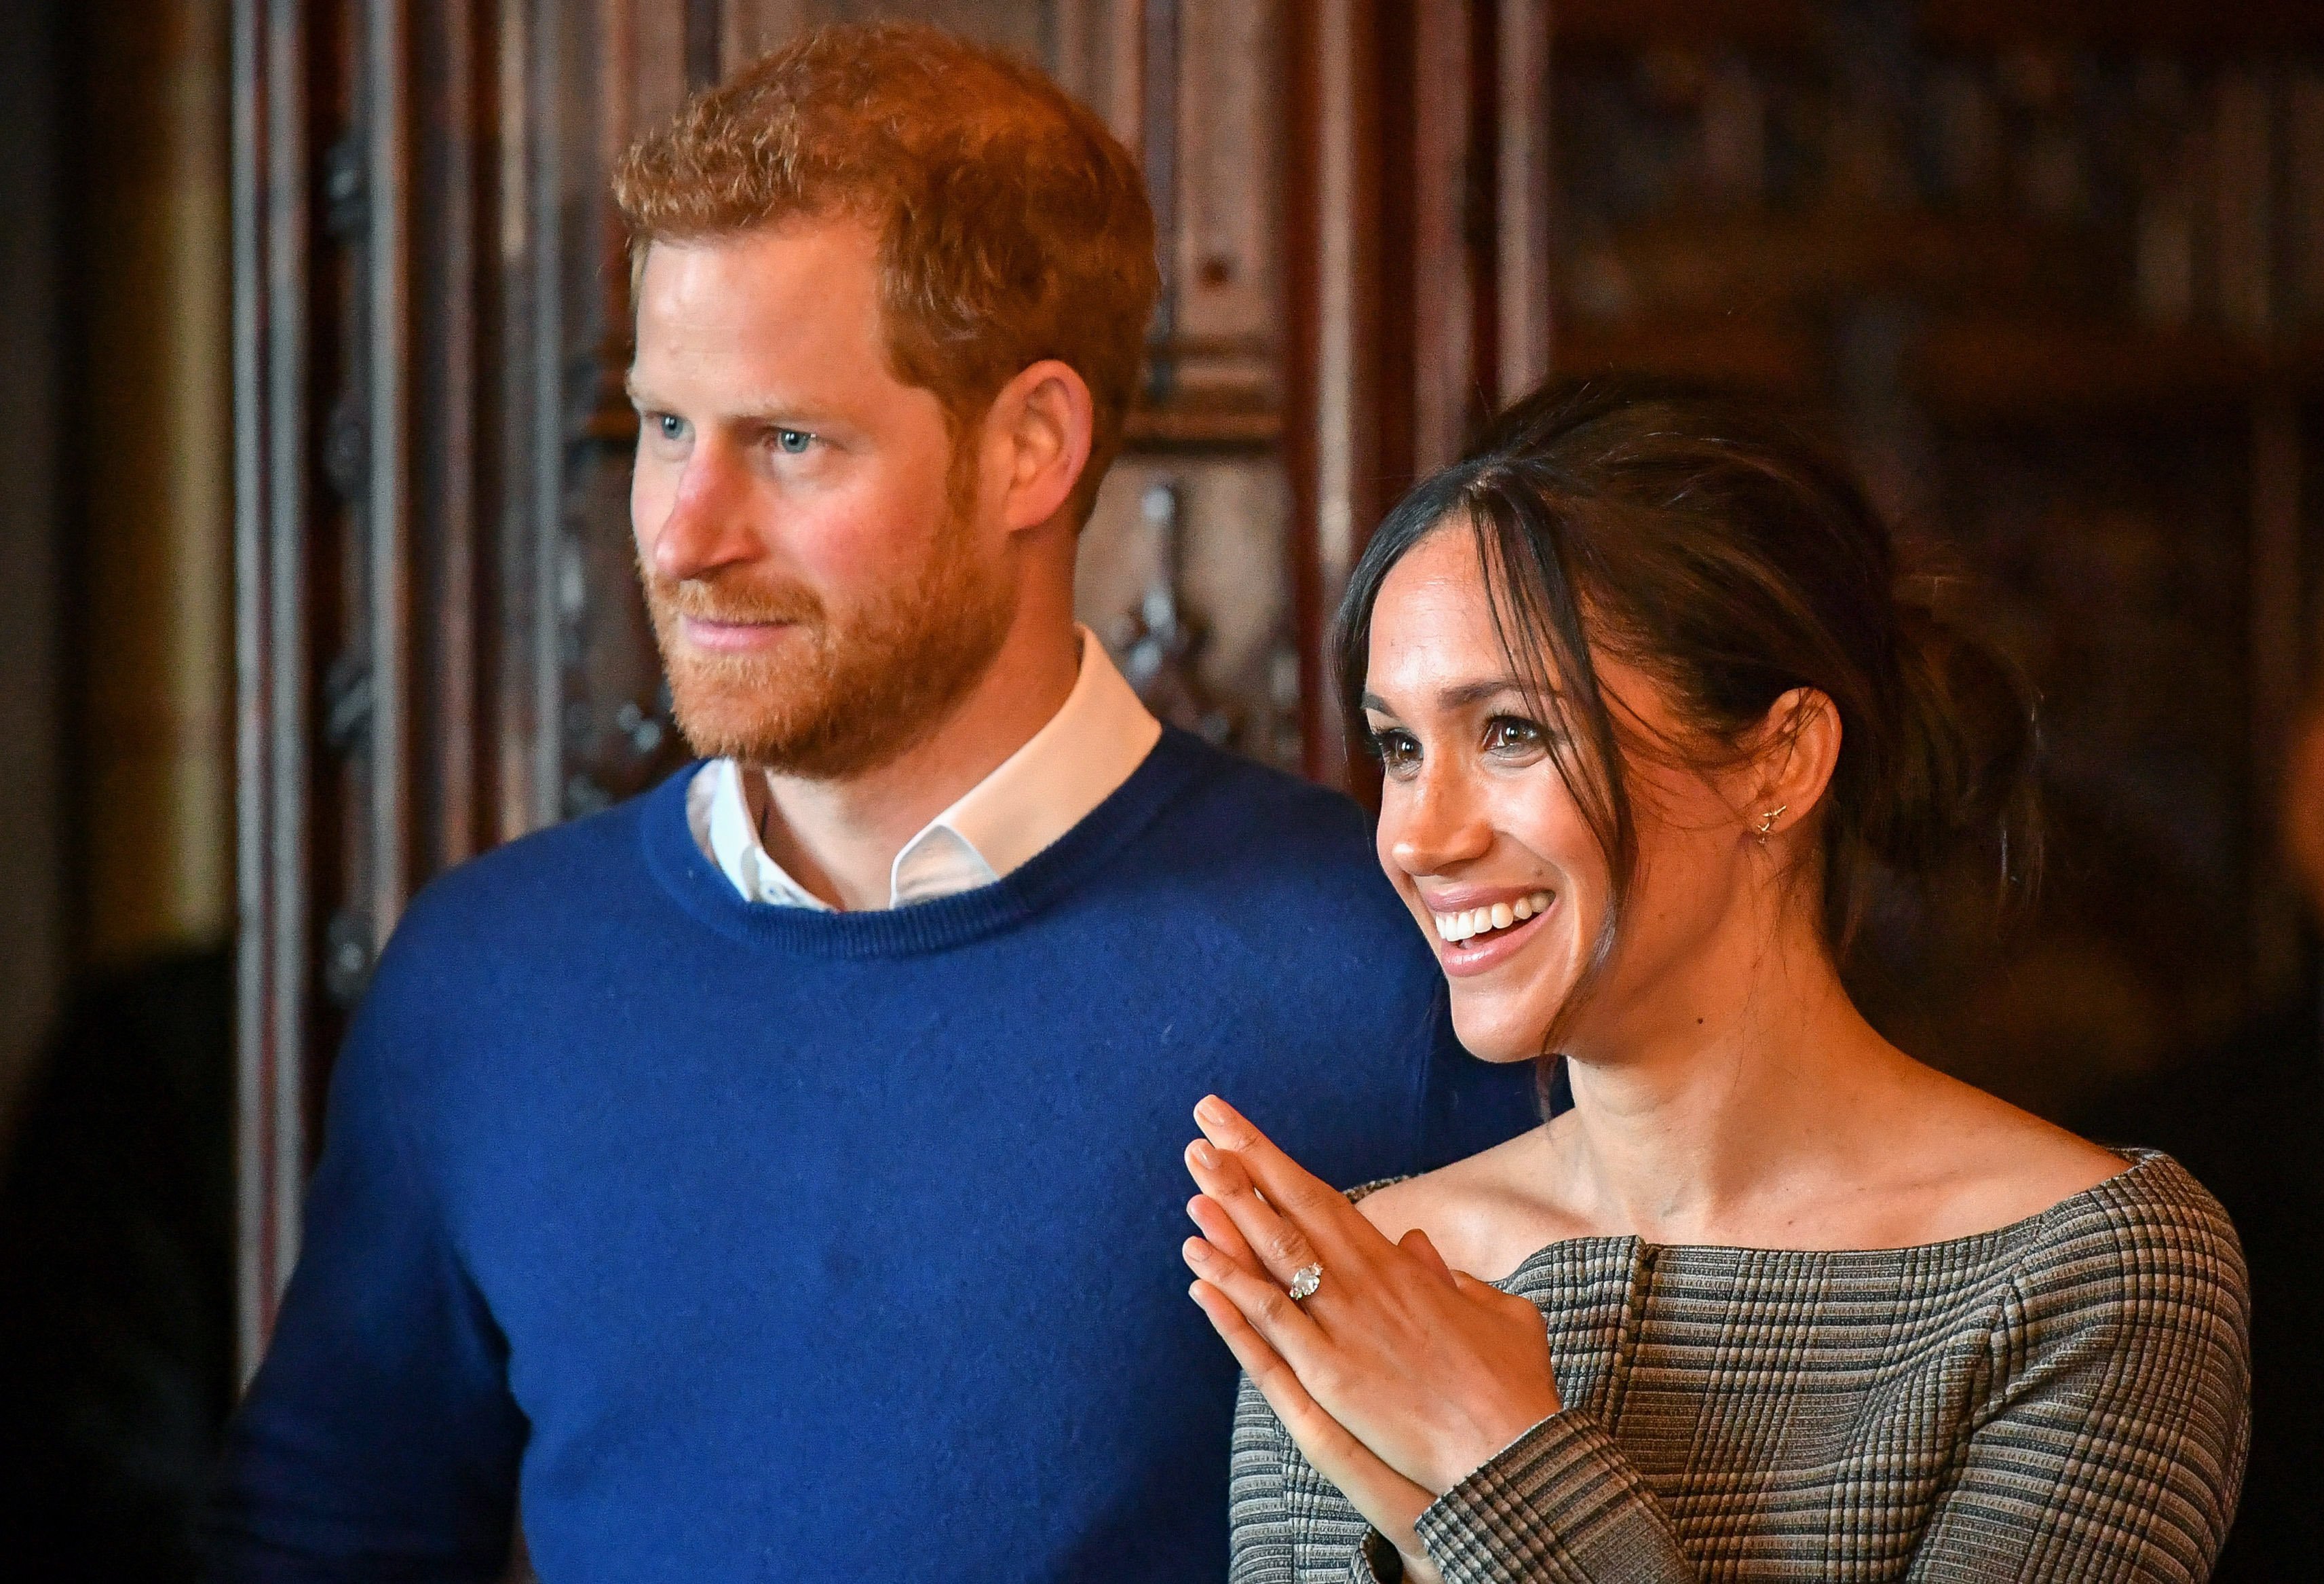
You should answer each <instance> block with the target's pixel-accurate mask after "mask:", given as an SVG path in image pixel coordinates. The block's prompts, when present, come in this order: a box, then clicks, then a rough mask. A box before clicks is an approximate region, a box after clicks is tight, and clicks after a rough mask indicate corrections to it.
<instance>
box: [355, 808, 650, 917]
mask: <svg viewBox="0 0 2324 1584" xmlns="http://www.w3.org/2000/svg"><path fill="white" fill-rule="evenodd" d="M673 792H682V788H674V787H673V786H672V785H671V784H670V783H663V784H661V785H659V786H656V787H654V788H651V789H649V790H648V791H646V792H641V793H640V794H638V795H637V796H635V797H632V798H629V799H627V800H624V801H622V802H619V803H616V804H614V805H613V807H611V808H609V809H605V810H603V811H599V812H596V813H594V814H587V815H584V816H582V817H580V818H578V819H574V820H565V821H562V822H560V823H558V824H555V825H549V826H544V827H542V828H541V829H538V830H533V831H530V832H527V833H526V834H525V835H522V836H519V837H516V838H512V839H511V840H509V841H505V842H503V843H502V844H501V845H499V846H498V847H494V848H489V849H488V850H486V851H484V852H482V853H479V854H477V855H476V856H475V857H472V858H469V859H467V860H466V862H464V863H460V864H456V865H454V866H452V867H451V868H449V869H447V870H446V871H445V872H444V873H442V874H441V875H437V876H436V877H435V878H434V879H432V880H430V881H429V883H428V884H427V885H425V886H424V887H422V888H421V890H420V894H418V895H417V896H415V897H414V898H413V899H412V901H411V904H410V907H409V908H408V909H406V911H405V912H404V916H403V918H402V920H401V922H399V923H398V924H397V926H396V932H395V940H396V942H397V943H398V944H399V945H401V946H403V947H404V948H406V949H411V948H416V947H421V946H429V945H440V944H445V943H457V944H458V945H459V946H460V947H461V949H466V950H473V949H475V947H476V946H477V945H478V944H480V943H482V942H485V941H489V940H495V939H506V940H527V939H538V938H539V937H540V936H542V935H543V934H548V933H556V934H563V933H566V932H568V931H571V930H573V929H575V928H583V929H586V928H589V927H591V926H592V925H593V924H595V923H597V922H603V921H605V920H606V919H608V917H609V912H608V910H609V907H613V906H619V907H621V908H622V911H631V910H634V909H635V908H636V907H637V906H638V905H639V904H640V903H642V902H644V901H646V899H647V895H648V894H649V893H650V891H651V890H653V889H654V882H653V879H652V873H651V870H650V866H648V864H647V862H646V859H645V853H644V843H643V841H642V840H641V830H642V827H643V824H644V822H645V821H646V820H649V819H661V818H682V817H683V810H682V807H680V808H678V809H677V810H675V811H673V809H672V808H671V807H669V806H668V805H670V804H671V803H672V802H673V801H674V800H673V797H672V794H673Z"/></svg>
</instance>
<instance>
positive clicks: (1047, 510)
mask: <svg viewBox="0 0 2324 1584" xmlns="http://www.w3.org/2000/svg"><path fill="white" fill-rule="evenodd" d="M1095 415H1096V407H1095V403H1093V401H1092V400H1091V397H1090V388H1089V382H1088V381H1086V380H1084V379H1083V378H1082V376H1081V375H1079V374H1077V373H1075V372H1074V368H1073V366H1072V365H1071V364H1067V363H1061V362H1059V361H1058V360H1057V359H1056V358H1054V357H1045V358H1043V359H1042V360H1041V361H1040V362H1038V363H1036V364H1032V365H1030V366H1028V367H1026V368H1025V369H1023V370H1021V371H1020V372H1019V374H1018V375H1017V376H1016V377H1015V378H1014V379H1012V380H1010V382H1009V383H1008V384H1005V385H1003V386H1001V392H1000V394H998V395H996V396H994V397H993V398H992V405H991V407H990V408H989V409H988V410H987V411H986V413H985V421H984V433H985V457H986V459H987V463H988V467H989V468H991V469H994V470H997V473H998V477H999V482H1000V485H1001V525H1002V526H1003V527H1005V528H1007V529H1009V530H1010V532H1012V533H1014V532H1018V531H1020V530H1023V529H1027V528H1037V527H1040V526H1041V525H1042V524H1043V523H1047V522H1048V521H1050V519H1052V518H1054V517H1055V516H1056V514H1058V513H1059V512H1061V511H1063V510H1065V503H1066V502H1067V501H1069V500H1071V499H1072V498H1073V495H1074V486H1075V485H1077V484H1079V483H1080V482H1081V477H1082V472H1083V470H1084V468H1087V467H1088V466H1089V458H1090V443H1091V436H1092V433H1093V425H1094V423H1095ZM986 477H988V478H991V477H994V472H993V471H988V473H987V475H986Z"/></svg>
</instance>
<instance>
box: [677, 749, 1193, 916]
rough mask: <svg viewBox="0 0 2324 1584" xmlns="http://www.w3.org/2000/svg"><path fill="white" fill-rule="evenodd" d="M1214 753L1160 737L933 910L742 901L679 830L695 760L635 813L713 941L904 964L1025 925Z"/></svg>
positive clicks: (926, 906) (930, 905)
mask: <svg viewBox="0 0 2324 1584" xmlns="http://www.w3.org/2000/svg"><path fill="white" fill-rule="evenodd" d="M1216 753H1217V750H1216V749H1214V748H1212V747H1211V746H1209V745H1207V744H1205V743H1204V742H1203V741H1202V739H1201V738H1199V737H1196V736H1193V735H1192V734H1191V733H1188V732H1185V731H1181V730H1178V729H1177V728H1176V727H1164V728H1163V732H1162V737H1161V740H1160V741H1159V742H1157V744H1156V745H1155V746H1154V751H1153V752H1152V753H1150V754H1148V755H1147V756H1146V761H1145V763H1144V764H1140V765H1139V767H1138V769H1137V770H1136V771H1135V772H1134V773H1131V775H1130V779H1129V780H1128V781H1126V782H1124V783H1122V784H1121V785H1120V787H1119V788H1118V789H1117V790H1116V791H1115V792H1113V794H1112V795H1111V797H1109V798H1107V799H1106V800H1105V801H1103V802H1102V803H1100V804H1099V805H1098V806H1097V807H1096V808H1095V809H1094V810H1093V811H1091V812H1090V813H1089V814H1088V815H1087V816H1086V817H1085V818H1084V819H1083V820H1081V822H1080V823H1078V824H1076V825H1075V826H1074V827H1073V829H1070V830H1068V831H1066V832H1065V835H1064V836H1062V837H1060V838H1057V840H1056V841H1055V842H1054V843H1052V844H1051V845H1050V846H1048V847H1047V848H1044V849H1043V850H1042V851H1040V852H1039V853H1037V854H1036V855H1035V856H1034V857H1031V858H1029V859H1028V860H1027V861H1026V862H1025V863H1024V864H1023V865H1022V866H1019V868H1017V869H1015V870H1014V871H1012V872H1011V873H1010V874H1009V875H1006V876H1004V877H1003V878H1002V879H1001V880H1000V881H998V882H997V883H995V884H993V885H980V886H978V887H976V888H975V889H974V890H972V891H963V892H958V893H955V894H953V895H950V896H945V897H940V898H938V899H937V900H936V901H933V902H924V903H911V904H909V905H907V906H904V907H894V908H875V909H866V910H864V911H862V912H844V913H843V912H821V911H818V910H812V909H807V908H797V907H780V906H777V905H774V904H771V903H761V902H750V901H746V900H744V898H743V897H742V895H741V894H739V893H737V892H736V890H735V889H734V885H733V882H732V881H730V880H729V879H727V877H726V876H725V875H724V873H722V872H721V871H720V869H719V868H718V866H717V865H715V863H713V862H712V861H711V860H710V859H709V858H707V857H705V856H704V855H703V852H702V849H701V848H700V847H698V846H697V845H696V842H695V839H694V833H693V830H692V829H691V828H690V827H689V826H688V824H687V814H686V789H687V783H690V782H691V781H692V780H693V779H694V777H695V775H696V773H697V772H698V771H699V770H700V769H701V766H702V761H699V760H696V762H694V763H693V764H688V765H687V766H685V767H684V768H682V769H680V770H679V771H678V773H676V774H674V775H672V776H670V777H669V780H667V781H665V782H663V783H661V784H660V785H659V786H658V787H656V788H654V789H653V791H651V792H648V793H647V794H646V795H645V797H644V798H643V799H642V800H641V807H640V810H639V822H640V837H641V840H642V842H643V844H644V847H645V856H646V862H647V866H648V867H649V868H650V870H651V871H652V872H653V875H654V877H655V879H657V880H659V882H660V883H661V885H662V886H663V887H664V888H665V889H666V890H668V891H669V893H670V894H671V895H672V896H673V897H675V898H676V899H677V901H678V903H679V905H680V906H682V907H684V908H685V909H686V910H687V912H690V913H692V914H693V915H694V916H695V917H696V918H697V919H699V920H701V921H702V922H704V923H705V924H708V925H709V926H710V927H711V928H712V929H714V930H716V931H718V932H719V933H721V934H723V935H726V936H728V937H730V938H732V939H733V940H741V941H743V942H746V943H748V944H752V945H755V946H761V947H765V948H768V949H772V950H776V951H783V952H791V953H796V954H798V955H801V956H808V957H824V958H881V957H908V956H916V955H920V954H924V953H928V952H937V951H945V950H948V949H952V948H954V947H956V946H961V945H964V944H966V943H968V942H969V941H972V940H979V939H981V938H982V937H984V936H987V935H991V934H993V933H995V932H996V931H1002V930H1006V929H1010V928H1011V927H1013V926H1015V925H1017V924H1019V923H1022V922H1025V921H1026V920H1028V919H1029V918H1031V917H1033V916H1034V915H1035V914H1036V913H1037V912H1040V911H1041V910H1042V909H1043V908H1044V907H1047V905H1049V904H1050V903H1052V902H1054V901H1055V900H1056V898H1057V897H1059V896H1060V895H1062V894H1065V892H1067V891H1069V890H1071V889H1072V888H1073V887H1074V885H1077V884H1079V883H1080V882H1081V881H1082V880H1083V879H1084V877H1085V876H1086V875H1088V874H1089V873H1090V872H1091V871H1092V870H1093V869H1094V868H1095V867H1097V866H1099V865H1101V864H1102V863H1103V862H1104V861H1105V860H1106V859H1107V858H1108V857H1111V856H1112V855H1113V854H1114V853H1115V852H1117V851H1119V850H1120V848H1121V846H1122V845H1123V844H1124V843H1126V842H1128V841H1129V840H1130V839H1131V838H1134V837H1135V836H1137V835H1138V834H1139V832H1140V831H1141V830H1143V829H1145V828H1146V827H1147V826H1148V824H1149V823H1150V822H1151V821H1152V820H1153V819H1154V817H1155V816H1156V815H1157V814H1158V813H1159V812H1160V811H1161V810H1162V809H1163V807H1164V806H1165V805H1166V804H1167V803H1168V802H1169V801H1170V800H1171V799H1172V798H1174V797H1176V795H1177V794H1178V793H1179V792H1182V791H1183V790H1184V789H1185V787H1186V786H1188V785H1189V784H1190V783H1192V782H1194V780H1195V779H1197V778H1198V777H1200V776H1201V775H1203V773H1205V772H1206V770H1207V769H1208V767H1209V761H1210V760H1211V758H1212V757H1213V755H1216Z"/></svg>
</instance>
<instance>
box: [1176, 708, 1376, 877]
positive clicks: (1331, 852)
mask: <svg viewBox="0 0 2324 1584" xmlns="http://www.w3.org/2000/svg"><path fill="white" fill-rule="evenodd" d="M1163 749H1164V751H1167V752H1170V753H1174V754H1176V755H1182V756H1183V757H1185V759H1186V760H1187V761H1188V762H1189V764H1190V765H1192V766H1193V767H1194V769H1195V770H1196V771H1197V772H1198V773H1197V774H1195V775H1194V777H1193V778H1192V779H1191V784H1190V785H1189V787H1188V789H1187V792H1186V793H1185V796H1184V797H1183V798H1182V799H1181V800H1180V805H1179V809H1178V812H1177V824H1178V825H1179V827H1181V828H1186V827H1194V828H1198V829H1201V830H1202V832H1203V836H1204V838H1205V839H1206V840H1211V841H1217V842H1222V843H1227V844H1231V845H1232V846H1233V847H1234V848H1237V849H1238V850H1240V849H1245V848H1248V849H1250V850H1251V851H1252V852H1253V853H1254V854H1255V855H1256V856H1258V857H1261V858H1262V859H1263V860H1267V861H1272V862H1275V863H1279V864H1307V865H1320V866H1324V867H1326V868H1328V869H1333V870H1348V871H1351V872H1356V873H1359V874H1361V875H1365V876H1367V877H1368V878H1369V879H1371V880H1373V881H1378V880H1379V865H1378V863H1377V861H1376V860H1375V859H1374V858H1373V857H1372V855H1371V829H1370V821H1369V820H1368V819H1367V818H1366V817H1365V815H1364V811H1363V810H1361V809H1360V808H1359V807H1357V805H1356V803H1355V801H1354V800H1353V799H1351V798H1350V797H1349V796H1348V795H1347V794H1346V793H1345V792H1339V791H1337V790H1335V789H1333V788H1331V787H1326V786H1321V785H1318V784H1317V783H1314V782H1312V781H1308V780H1305V778H1303V777H1300V776H1297V775H1293V774H1290V773H1287V772H1286V771H1282V770H1277V769H1276V768H1274V767H1273V766H1271V765H1267V764H1259V762H1258V761H1256V760H1253V759H1247V758H1244V757H1243V756H1242V755H1239V754H1232V753H1229V752H1228V751H1227V750H1225V749H1223V748H1217V747H1213V746H1211V745H1210V744H1208V743H1205V742H1203V740H1202V739H1201V738H1199V737H1196V736H1193V735H1192V734H1191V733H1186V732H1180V731H1172V732H1169V733H1168V734H1167V735H1166V736H1165V737H1164V739H1163Z"/></svg>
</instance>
